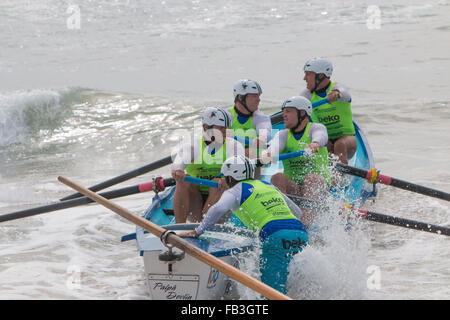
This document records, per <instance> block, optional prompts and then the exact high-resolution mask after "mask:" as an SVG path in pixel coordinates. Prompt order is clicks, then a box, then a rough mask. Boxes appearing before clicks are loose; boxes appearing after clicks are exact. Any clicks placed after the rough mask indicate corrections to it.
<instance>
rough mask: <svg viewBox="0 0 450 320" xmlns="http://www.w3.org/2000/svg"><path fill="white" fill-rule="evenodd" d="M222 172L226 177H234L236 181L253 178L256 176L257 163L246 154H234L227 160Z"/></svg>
mask: <svg viewBox="0 0 450 320" xmlns="http://www.w3.org/2000/svg"><path fill="white" fill-rule="evenodd" d="M220 172H221V173H222V174H223V175H224V176H225V177H232V178H233V179H234V180H236V181H242V180H247V179H253V178H254V177H255V165H254V164H253V163H252V162H251V161H250V160H249V159H248V158H247V157H244V156H241V155H239V156H233V157H230V158H228V159H227V160H225V162H224V163H223V164H222V168H221V169H220Z"/></svg>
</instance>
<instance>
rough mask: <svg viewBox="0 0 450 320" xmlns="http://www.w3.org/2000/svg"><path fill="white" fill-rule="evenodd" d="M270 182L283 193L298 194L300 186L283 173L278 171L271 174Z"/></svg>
mask: <svg viewBox="0 0 450 320" xmlns="http://www.w3.org/2000/svg"><path fill="white" fill-rule="evenodd" d="M270 183H271V184H273V185H274V186H275V187H277V188H278V189H279V190H280V191H281V192H283V193H284V194H293V195H300V187H299V186H298V184H297V183H295V181H293V180H291V179H289V178H288V176H286V175H285V174H284V173H281V172H278V173H276V174H274V175H273V176H272V178H271V179H270Z"/></svg>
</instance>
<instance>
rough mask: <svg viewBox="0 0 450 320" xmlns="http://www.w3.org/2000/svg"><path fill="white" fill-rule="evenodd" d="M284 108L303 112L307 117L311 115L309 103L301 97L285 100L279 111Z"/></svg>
mask: <svg viewBox="0 0 450 320" xmlns="http://www.w3.org/2000/svg"><path fill="white" fill-rule="evenodd" d="M284 108H296V109H297V110H305V111H306V113H307V114H308V116H311V113H312V105H311V101H309V100H308V99H306V98H305V97H302V96H295V97H292V98H290V99H287V100H286V101H285V102H283V105H282V106H281V110H283V109H284Z"/></svg>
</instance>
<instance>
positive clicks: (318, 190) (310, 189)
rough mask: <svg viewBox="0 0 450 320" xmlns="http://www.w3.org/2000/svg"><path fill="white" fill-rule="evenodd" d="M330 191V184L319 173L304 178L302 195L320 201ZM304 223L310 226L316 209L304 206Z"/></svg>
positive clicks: (301, 189)
mask: <svg viewBox="0 0 450 320" xmlns="http://www.w3.org/2000/svg"><path fill="white" fill-rule="evenodd" d="M327 193H328V185H327V182H326V181H325V179H324V178H323V177H322V176H320V175H317V174H308V175H307V176H306V177H305V180H303V183H302V186H301V187H300V196H302V197H304V198H307V199H312V200H316V201H320V200H321V199H323V198H324V196H325V195H326V194H327ZM302 212H303V215H302V219H301V221H302V223H303V224H304V225H305V226H306V227H309V226H310V225H311V223H312V222H313V220H314V215H315V210H313V209H309V208H302Z"/></svg>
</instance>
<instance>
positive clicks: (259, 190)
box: [179, 156, 308, 293]
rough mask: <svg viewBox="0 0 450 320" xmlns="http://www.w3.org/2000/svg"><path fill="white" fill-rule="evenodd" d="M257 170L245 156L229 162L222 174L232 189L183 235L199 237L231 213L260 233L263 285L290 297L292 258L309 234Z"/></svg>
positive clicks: (290, 204) (288, 202)
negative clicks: (255, 174) (288, 285)
mask: <svg viewBox="0 0 450 320" xmlns="http://www.w3.org/2000/svg"><path fill="white" fill-rule="evenodd" d="M254 171H255V166H254V164H253V162H252V161H251V160H249V159H248V158H246V157H242V156H234V157H231V158H229V159H227V160H226V161H225V162H224V164H223V165H222V169H221V173H222V174H223V176H224V177H225V180H226V183H227V184H228V186H229V187H230V189H228V190H226V191H225V192H224V193H223V194H222V196H221V198H220V200H219V201H218V202H217V203H216V204H215V205H214V206H212V207H211V208H210V209H209V211H208V213H207V214H206V216H205V217H204V219H203V221H202V222H201V223H200V225H199V226H198V227H197V228H196V229H195V230H192V231H189V232H184V233H181V234H179V235H180V236H185V237H198V236H199V235H201V234H202V233H203V232H204V231H205V230H206V229H208V228H209V227H211V226H213V225H214V224H215V223H217V221H219V219H220V218H221V217H222V216H223V215H224V214H225V213H226V212H228V211H229V210H231V211H233V212H234V214H235V215H237V217H238V218H239V219H240V220H241V221H242V222H243V223H244V224H245V226H247V227H248V228H249V229H250V230H252V231H254V232H256V233H257V235H258V236H259V240H260V241H261V248H262V253H261V256H260V264H259V266H260V271H261V281H262V282H264V283H265V284H267V285H269V286H271V287H272V288H274V289H276V290H278V291H280V292H282V293H286V291H287V290H286V289H287V288H286V281H287V277H288V274H289V271H288V267H289V263H290V261H291V259H292V256H293V255H294V254H296V253H298V252H301V251H302V249H303V248H304V246H305V245H306V244H307V243H308V233H307V232H306V229H305V227H304V225H303V224H302V223H301V221H300V220H299V219H300V218H301V216H302V211H301V209H300V208H299V207H297V206H296V205H295V203H294V202H293V201H292V200H291V199H289V198H288V197H287V196H286V195H284V194H282V193H281V192H280V191H279V190H278V189H277V188H276V187H274V186H273V185H271V184H269V183H267V182H263V181H260V180H255V179H254Z"/></svg>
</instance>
